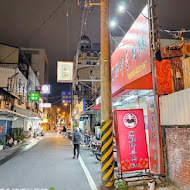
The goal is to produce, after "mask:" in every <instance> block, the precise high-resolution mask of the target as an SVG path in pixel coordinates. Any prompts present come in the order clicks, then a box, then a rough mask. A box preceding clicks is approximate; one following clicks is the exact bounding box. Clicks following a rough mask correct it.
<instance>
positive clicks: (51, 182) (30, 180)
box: [0, 134, 100, 190]
mask: <svg viewBox="0 0 190 190" xmlns="http://www.w3.org/2000/svg"><path fill="white" fill-rule="evenodd" d="M72 157H73V150H72V145H71V143H70V141H69V140H68V139H67V138H66V139H65V138H63V137H62V135H57V134H46V136H45V137H44V138H43V139H42V140H41V141H39V143H38V144H37V145H35V146H33V147H32V148H31V149H29V150H27V151H20V152H19V153H18V154H17V155H16V156H15V157H13V158H12V159H10V160H8V161H7V162H6V163H4V164H2V165H1V166H0V179H1V181H0V189H1V188H4V189H8V188H10V189H16V188H19V189H21V188H23V189H32V190H33V189H35V188H36V189H38V188H39V189H48V190H49V189H50V188H51V187H53V188H54V189H56V190H70V189H78V190H90V189H93V190H96V187H93V184H92V182H95V183H96V185H97V186H99V185H100V164H99V163H98V162H97V160H96V158H95V157H94V156H92V155H91V154H90V152H89V151H87V150H81V157H79V159H72ZM81 162H84V165H85V166H86V168H87V170H88V171H89V173H90V178H91V179H92V182H91V186H90V184H89V182H88V179H87V177H86V175H85V172H86V171H85V172H84V170H83V169H84V167H85V166H83V167H82V166H81ZM92 171H93V172H92ZM88 178H89V176H88Z"/></svg>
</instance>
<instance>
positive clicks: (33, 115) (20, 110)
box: [14, 106, 41, 120]
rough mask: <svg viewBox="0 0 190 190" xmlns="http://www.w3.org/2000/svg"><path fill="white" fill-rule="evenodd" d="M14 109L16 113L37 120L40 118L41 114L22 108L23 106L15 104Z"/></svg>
mask: <svg viewBox="0 0 190 190" xmlns="http://www.w3.org/2000/svg"><path fill="white" fill-rule="evenodd" d="M14 110H15V111H16V113H19V114H22V115H24V116H25V117H27V118H28V119H35V120H36V119H37V120H40V119H41V118H40V116H39V115H38V114H37V113H34V112H32V111H30V110H28V109H25V108H21V107H17V106H14Z"/></svg>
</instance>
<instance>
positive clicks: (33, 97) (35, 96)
mask: <svg viewBox="0 0 190 190" xmlns="http://www.w3.org/2000/svg"><path fill="white" fill-rule="evenodd" d="M39 99H40V94H39V92H30V101H39Z"/></svg>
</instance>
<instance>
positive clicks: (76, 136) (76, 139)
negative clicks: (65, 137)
mask: <svg viewBox="0 0 190 190" xmlns="http://www.w3.org/2000/svg"><path fill="white" fill-rule="evenodd" d="M80 143H81V133H80V132H79V129H78V128H76V129H75V131H74V133H73V146H74V148H73V153H74V156H73V159H74V158H75V156H76V150H77V158H78V157H79V152H80Z"/></svg>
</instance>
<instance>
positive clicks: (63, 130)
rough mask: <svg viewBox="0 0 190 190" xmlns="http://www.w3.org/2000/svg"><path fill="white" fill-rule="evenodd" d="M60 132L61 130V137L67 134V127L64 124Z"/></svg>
mask: <svg viewBox="0 0 190 190" xmlns="http://www.w3.org/2000/svg"><path fill="white" fill-rule="evenodd" d="M62 132H63V138H65V137H66V136H67V128H66V127H65V126H63V129H62Z"/></svg>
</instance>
